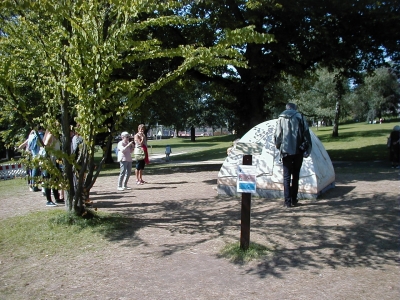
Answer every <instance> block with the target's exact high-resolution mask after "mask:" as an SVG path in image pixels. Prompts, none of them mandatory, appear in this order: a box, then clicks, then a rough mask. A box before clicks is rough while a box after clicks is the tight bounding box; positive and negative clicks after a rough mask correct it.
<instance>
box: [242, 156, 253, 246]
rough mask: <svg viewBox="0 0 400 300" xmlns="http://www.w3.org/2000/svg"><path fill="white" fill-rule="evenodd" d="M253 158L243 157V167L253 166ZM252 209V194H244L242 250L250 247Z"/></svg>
mask: <svg viewBox="0 0 400 300" xmlns="http://www.w3.org/2000/svg"><path fill="white" fill-rule="evenodd" d="M251 164H252V156H251V155H243V165H251ZM250 208H251V193H242V212H241V230H240V249H242V250H247V249H249V245H250Z"/></svg>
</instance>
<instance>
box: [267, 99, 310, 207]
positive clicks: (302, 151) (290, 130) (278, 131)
mask: <svg viewBox="0 0 400 300" xmlns="http://www.w3.org/2000/svg"><path fill="white" fill-rule="evenodd" d="M296 109H297V107H296V104H294V103H288V104H286V110H285V111H283V112H282V113H281V114H280V115H279V118H278V121H277V124H276V128H275V133H274V141H275V147H276V148H277V149H279V152H280V156H281V159H282V163H283V190H284V196H285V204H284V205H285V207H291V206H295V205H297V202H298V199H297V193H298V190H299V177H300V169H301V165H302V164H303V157H308V156H309V155H310V153H311V148H312V144H311V136H310V131H309V129H308V124H307V122H306V121H305V120H304V118H303V116H302V115H301V114H300V113H299V112H298V111H297V110H296Z"/></svg>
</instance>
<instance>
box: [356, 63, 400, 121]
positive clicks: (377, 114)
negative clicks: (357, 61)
mask: <svg viewBox="0 0 400 300" xmlns="http://www.w3.org/2000/svg"><path fill="white" fill-rule="evenodd" d="M353 103H354V112H355V113H357V115H358V118H363V119H365V120H366V121H367V122H372V121H373V120H374V119H376V118H381V117H384V116H385V115H388V116H390V115H391V116H397V115H398V110H399V103H400V83H399V79H398V77H397V75H396V73H395V72H394V70H393V69H391V68H379V69H377V70H375V72H374V73H373V74H371V75H369V76H366V77H365V79H364V82H363V83H362V84H360V85H358V86H356V88H355V97H354V99H353Z"/></svg>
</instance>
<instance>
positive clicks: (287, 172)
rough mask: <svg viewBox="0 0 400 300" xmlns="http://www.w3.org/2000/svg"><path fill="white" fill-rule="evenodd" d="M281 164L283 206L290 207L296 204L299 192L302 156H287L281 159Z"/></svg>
mask: <svg viewBox="0 0 400 300" xmlns="http://www.w3.org/2000/svg"><path fill="white" fill-rule="evenodd" d="M282 163H283V193H284V196H285V206H292V204H293V205H295V204H297V192H298V190H299V177H300V169H301V165H302V164H303V155H302V154H295V155H287V156H285V157H283V158H282ZM290 183H292V184H290Z"/></svg>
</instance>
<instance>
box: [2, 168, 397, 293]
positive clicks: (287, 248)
mask: <svg viewBox="0 0 400 300" xmlns="http://www.w3.org/2000/svg"><path fill="white" fill-rule="evenodd" d="M340 167H343V166H340ZM217 174H218V166H215V165H209V166H208V167H206V168H199V167H196V166H186V167H179V166H178V164H176V163H171V168H170V169H168V172H164V174H156V173H155V172H153V173H152V174H150V172H149V173H147V174H146V171H145V175H144V179H145V180H146V181H147V183H146V184H144V185H133V181H132V184H131V186H132V188H133V189H132V190H130V191H122V192H119V191H117V190H116V182H117V176H107V177H100V178H99V179H98V180H97V182H96V184H95V186H94V188H93V189H92V192H91V200H92V201H93V203H94V207H96V208H97V209H98V210H99V211H109V212H119V213H121V214H123V215H124V216H126V217H127V218H129V219H130V220H131V224H132V226H131V227H130V230H129V231H127V232H121V233H120V234H119V235H115V236H113V237H112V238H111V237H109V239H110V243H109V245H110V246H109V247H106V248H105V249H101V250H99V251H96V252H82V253H81V254H78V255H77V259H76V260H73V261H71V260H70V259H67V258H65V257H62V256H46V257H37V256H35V257H27V258H25V259H23V260H21V259H15V258H13V257H3V256H2V255H1V253H0V261H1V264H0V299H400V284H399V278H400V276H399V275H400V270H399V260H398V259H399V249H400V248H399V203H398V197H399V181H398V172H397V171H395V170H388V171H383V172H382V171H379V172H377V171H376V170H374V169H368V168H365V172H361V173H360V172H358V173H355V174H352V173H348V172H343V173H342V172H339V173H337V174H336V188H334V189H332V190H330V191H328V192H327V193H325V194H324V195H322V197H320V198H319V199H317V200H304V201H302V205H301V206H299V207H296V208H293V209H284V208H283V207H282V203H283V200H282V199H276V200H265V199H258V198H253V199H252V208H251V212H252V215H251V237H250V239H251V241H252V242H255V243H259V244H262V245H264V246H266V247H268V248H270V249H273V251H271V253H270V254H269V255H267V256H266V257H265V258H263V259H260V260H255V261H252V262H249V263H234V262H231V261H229V260H228V259H226V258H222V257H221V256H220V251H221V249H222V248H223V247H224V245H226V244H227V243H232V242H238V241H239V237H240V204H241V199H240V198H221V197H217V193H216V178H217ZM0 184H1V183H0ZM15 203H18V206H17V207H16V206H15V205H13V204H15ZM45 209H59V208H48V207H46V206H45V200H44V197H42V196H41V194H40V193H32V192H29V191H27V190H26V186H25V185H23V184H22V181H21V189H20V190H18V191H15V192H14V193H13V194H12V195H10V196H8V197H7V198H6V199H2V200H1V201H0V221H1V220H2V219H5V218H9V217H12V216H15V215H23V214H26V213H29V212H31V211H37V210H45ZM60 209H62V208H60Z"/></svg>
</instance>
